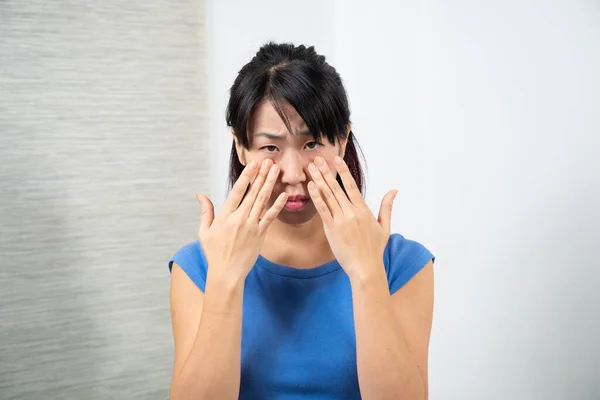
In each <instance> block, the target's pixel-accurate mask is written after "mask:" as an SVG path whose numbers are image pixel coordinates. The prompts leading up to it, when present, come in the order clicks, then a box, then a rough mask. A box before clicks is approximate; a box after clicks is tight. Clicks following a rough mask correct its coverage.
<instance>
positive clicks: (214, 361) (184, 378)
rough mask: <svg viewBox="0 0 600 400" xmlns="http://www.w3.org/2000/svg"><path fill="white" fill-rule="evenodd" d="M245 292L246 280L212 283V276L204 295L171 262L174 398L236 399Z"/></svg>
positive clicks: (238, 383) (208, 279)
mask: <svg viewBox="0 0 600 400" xmlns="http://www.w3.org/2000/svg"><path fill="white" fill-rule="evenodd" d="M243 290H244V286H243V280H242V281H239V280H238V281H229V282H228V281H218V280H216V279H215V280H211V277H210V273H209V274H208V278H207V282H206V294H203V293H202V292H201V291H200V290H199V289H198V287H196V285H195V284H194V283H193V282H192V281H191V280H190V278H189V277H188V276H187V275H186V274H185V272H184V271H183V270H182V269H181V267H179V266H178V265H177V264H173V272H172V278H171V319H172V323H173V336H174V338H175V362H174V367H173V380H172V383H171V399H172V400H179V399H192V398H193V399H219V400H228V399H231V400H233V399H237V398H238V395H239V388H240V368H241V367H240V366H241V336H242V334H241V331H242V298H243Z"/></svg>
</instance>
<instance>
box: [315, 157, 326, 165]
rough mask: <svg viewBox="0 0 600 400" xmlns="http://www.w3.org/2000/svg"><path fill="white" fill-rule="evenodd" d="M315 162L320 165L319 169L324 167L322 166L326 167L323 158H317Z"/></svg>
mask: <svg viewBox="0 0 600 400" xmlns="http://www.w3.org/2000/svg"><path fill="white" fill-rule="evenodd" d="M315 162H316V163H317V165H318V166H319V167H322V166H324V165H325V160H323V159H322V158H321V157H317V158H315Z"/></svg>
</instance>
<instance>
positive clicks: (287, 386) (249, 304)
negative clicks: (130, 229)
mask: <svg viewBox="0 0 600 400" xmlns="http://www.w3.org/2000/svg"><path fill="white" fill-rule="evenodd" d="M433 259H434V257H433V255H432V254H431V252H429V250H427V249H426V248H425V247H423V246H422V245H421V244H419V243H417V242H415V241H412V240H408V239H405V238H404V237H403V236H402V235H399V234H393V235H390V239H389V241H388V244H387V246H386V249H385V252H384V257H383V261H384V265H385V271H386V274H387V278H388V285H389V288H390V293H391V294H393V293H394V292H395V291H397V290H398V289H400V288H401V287H402V286H404V284H406V282H408V281H409V280H410V279H411V278H412V277H413V276H414V275H415V274H416V273H417V272H419V271H420V270H421V269H422V268H423V267H424V266H425V265H426V264H427V263H428V262H429V261H430V260H433ZM173 262H176V263H177V265H179V266H180V267H181V268H182V269H183V270H184V271H185V273H186V274H187V275H188V276H189V277H190V279H191V280H192V281H193V282H194V283H195V284H196V285H197V286H198V287H199V288H200V290H202V291H203V292H204V287H205V283H206V272H207V265H206V260H205V258H204V254H203V252H202V248H201V247H200V243H199V242H198V241H195V242H192V243H189V244H187V245H185V246H184V247H182V248H181V249H180V250H179V251H178V252H177V253H176V254H175V255H174V256H173V258H172V260H171V262H170V263H169V268H171V266H172V263H173ZM241 345H242V375H241V386H240V397H239V398H240V399H243V400H267V399H277V400H297V399H311V400H333V399H336V400H337V399H340V400H342V399H343V400H353V399H360V398H361V397H360V392H359V387H358V376H357V372H356V341H355V332H354V318H353V312H352V293H351V287H350V280H349V279H348V276H347V275H346V273H345V272H344V271H343V269H342V268H341V266H340V264H339V263H338V262H337V261H335V260H334V261H331V262H329V263H327V264H324V265H321V266H318V267H315V268H311V269H297V268H292V267H288V266H285V265H280V264H275V263H273V262H271V261H269V260H267V259H266V258H264V257H262V256H259V257H258V259H257V261H256V264H255V265H254V268H252V270H251V271H250V273H249V274H248V277H247V279H246V283H245V288H244V305H243V317H242V343H241Z"/></svg>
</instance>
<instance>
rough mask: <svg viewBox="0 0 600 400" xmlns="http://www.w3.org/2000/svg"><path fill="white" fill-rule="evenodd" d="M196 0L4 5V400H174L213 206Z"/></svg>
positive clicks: (0, 205) (0, 310) (0, 249)
mask: <svg viewBox="0 0 600 400" xmlns="http://www.w3.org/2000/svg"><path fill="white" fill-rule="evenodd" d="M204 42H205V35H204V23H203V4H202V2H201V0H188V1H185V0H179V1H178V0H144V1H142V0H133V1H128V2H126V1H117V0H105V1H95V0H56V1H42V0H30V1H17V0H14V1H11V0H8V1H7V0H0V256H1V257H0V399H3V400H9V399H165V398H167V396H168V390H169V381H170V374H171V367H172V346H173V345H172V333H171V326H170V322H169V303H168V301H169V296H168V290H169V275H168V269H167V261H168V259H169V256H170V255H171V254H172V253H173V252H174V251H176V250H177V248H178V246H179V245H181V244H183V243H185V242H186V241H188V240H192V239H193V238H194V237H195V232H196V228H197V222H198V215H199V209H198V207H197V204H196V203H195V199H194V194H195V193H196V192H207V189H208V184H209V176H208V173H209V172H208V168H209V161H208V151H209V137H208V132H207V124H206V123H205V119H206V115H207V111H206V108H207V107H206V98H207V93H206V89H205V86H206V85H205V81H206V79H205V76H204V65H205V62H204V61H205V57H206V55H205V50H204Z"/></svg>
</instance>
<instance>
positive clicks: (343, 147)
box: [338, 124, 352, 159]
mask: <svg viewBox="0 0 600 400" xmlns="http://www.w3.org/2000/svg"><path fill="white" fill-rule="evenodd" d="M351 130H352V125H351V124H348V130H347V132H346V138H345V139H342V140H340V151H339V154H338V155H339V156H340V157H341V158H342V159H344V155H346V145H347V144H348V138H349V137H350V131H351Z"/></svg>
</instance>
